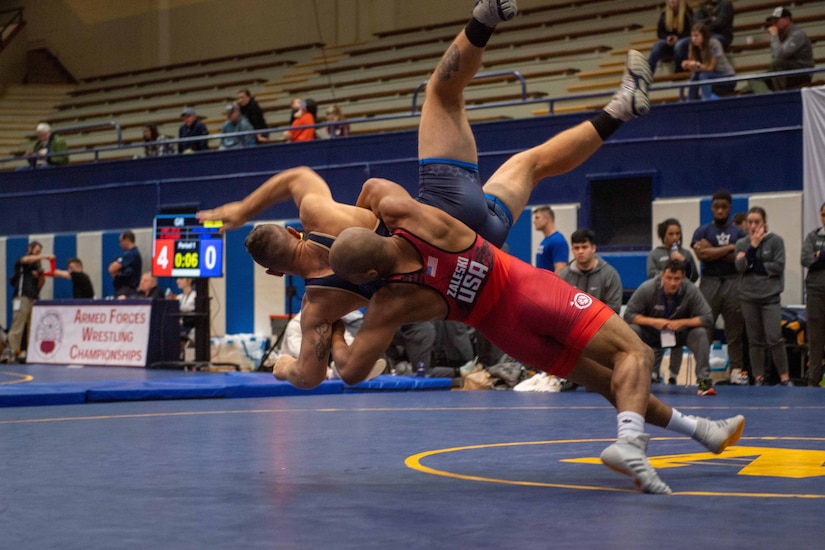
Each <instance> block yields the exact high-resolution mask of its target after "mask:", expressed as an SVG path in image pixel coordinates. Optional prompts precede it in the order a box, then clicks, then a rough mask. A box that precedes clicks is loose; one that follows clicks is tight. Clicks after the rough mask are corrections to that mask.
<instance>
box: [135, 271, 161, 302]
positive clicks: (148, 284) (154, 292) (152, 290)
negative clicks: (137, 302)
mask: <svg viewBox="0 0 825 550" xmlns="http://www.w3.org/2000/svg"><path fill="white" fill-rule="evenodd" d="M132 298H150V299H152V300H163V299H164V298H165V296H164V295H163V291H162V290H161V289H159V288H158V279H157V277H155V276H154V275H152V274H151V273H150V272H149V271H147V272H145V273H144V274H143V275H141V276H140V284H138V291H137V295H136V296H132Z"/></svg>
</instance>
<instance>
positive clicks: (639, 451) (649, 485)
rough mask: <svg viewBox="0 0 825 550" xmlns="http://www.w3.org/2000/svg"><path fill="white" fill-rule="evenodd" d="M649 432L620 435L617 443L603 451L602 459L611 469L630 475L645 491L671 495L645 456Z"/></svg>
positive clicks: (637, 485)
mask: <svg viewBox="0 0 825 550" xmlns="http://www.w3.org/2000/svg"><path fill="white" fill-rule="evenodd" d="M648 440H650V435H649V434H637V435H634V436H629V437H628V436H625V437H620V438H619V439H618V440H617V441H616V443H614V444H612V445H611V446H609V447H608V448H607V449H605V450H604V451H602V454H601V457H600V458H601V459H602V462H604V465H605V466H607V467H608V468H610V469H611V470H616V471H617V472H619V473H621V474H625V475H628V476H630V477H631V478H632V479H633V483H635V484H636V487H638V488H639V489H641V490H642V492H644V493H652V494H656V495H669V494H670V493H671V490H670V487H668V486H667V485H666V484H665V482H664V481H662V480H661V479H659V474H657V473H656V470H654V469H653V466H651V465H650V462H648V460H647V457H646V456H645V451H647V442H648Z"/></svg>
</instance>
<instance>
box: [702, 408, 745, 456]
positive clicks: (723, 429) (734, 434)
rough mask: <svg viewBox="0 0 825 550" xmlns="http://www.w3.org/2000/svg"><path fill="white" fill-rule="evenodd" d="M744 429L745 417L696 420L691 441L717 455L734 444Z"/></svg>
mask: <svg viewBox="0 0 825 550" xmlns="http://www.w3.org/2000/svg"><path fill="white" fill-rule="evenodd" d="M744 429H745V417H744V416H742V415H741V414H740V415H738V416H734V417H732V418H726V419H725V420H708V419H707V418H697V419H696V433H695V434H693V439H695V440H696V441H698V442H699V443H701V444H702V445H704V446H705V447H707V448H708V450H709V451H710V452H712V453H715V454H719V453H721V452H722V451H724V450H725V449H727V448H728V447H729V446H731V445H734V444H736V442H737V441H739V438H740V437H742V430H744Z"/></svg>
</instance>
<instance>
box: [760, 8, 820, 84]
mask: <svg viewBox="0 0 825 550" xmlns="http://www.w3.org/2000/svg"><path fill="white" fill-rule="evenodd" d="M765 21H766V22H767V24H768V33H769V34H770V35H771V64H770V65H769V66H768V70H769V71H770V72H778V71H791V70H794V69H810V68H812V67H813V66H814V53H813V47H812V46H811V40H810V39H809V38H808V35H807V34H805V31H803V30H802V29H800V28H798V27H797V26H796V25H794V23H793V17H792V16H791V12H790V11H789V10H788V9H786V8H783V7H781V6H780V7H778V8H776V9H775V10H773V12H771V14H770V16H768V17H767V19H765ZM810 82H811V75H810V74H801V75H794V76H777V77H774V78H772V79H770V80H769V81H767V82H766V83H767V85H768V87H770V88H771V89H772V90H774V91H779V90H790V89H793V88H799V87H800V86H803V85H805V84H809V83H810Z"/></svg>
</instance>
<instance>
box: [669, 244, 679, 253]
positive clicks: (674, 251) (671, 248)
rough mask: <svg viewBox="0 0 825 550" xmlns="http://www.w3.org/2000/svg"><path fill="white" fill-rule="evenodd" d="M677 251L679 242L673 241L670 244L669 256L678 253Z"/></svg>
mask: <svg viewBox="0 0 825 550" xmlns="http://www.w3.org/2000/svg"><path fill="white" fill-rule="evenodd" d="M678 253H679V243H678V242H674V243H673V244H672V245H670V256H671V257H673V255H674V254H678Z"/></svg>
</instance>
